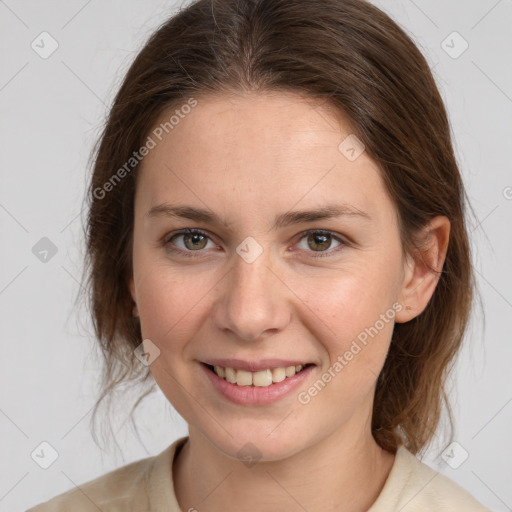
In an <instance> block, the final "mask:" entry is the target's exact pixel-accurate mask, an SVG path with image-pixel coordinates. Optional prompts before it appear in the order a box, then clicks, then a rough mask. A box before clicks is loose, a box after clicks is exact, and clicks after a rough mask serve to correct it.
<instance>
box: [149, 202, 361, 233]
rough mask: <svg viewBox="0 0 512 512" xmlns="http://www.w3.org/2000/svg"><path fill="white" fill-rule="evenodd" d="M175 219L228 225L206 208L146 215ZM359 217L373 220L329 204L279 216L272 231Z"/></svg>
mask: <svg viewBox="0 0 512 512" xmlns="http://www.w3.org/2000/svg"><path fill="white" fill-rule="evenodd" d="M162 216H163V217H174V218H182V219H189V220H194V221H196V222H204V223H210V224H216V225H219V226H220V225H224V226H225V225H226V223H225V222H224V221H223V220H222V219H221V218H220V217H219V216H218V215H216V214H215V213H213V212H211V211H210V210H207V209H204V208H197V207H193V206H187V205H180V206H178V205H170V204H168V203H162V204H158V205H156V206H153V207H152V208H151V209H150V210H148V211H147V212H146V214H145V217H147V218H155V217H162ZM343 216H348V217H352V216H354V217H359V218H362V219H365V220H371V217H370V216H369V215H368V213H366V212H364V211H362V210H360V209H359V208H356V207H354V206H350V205H347V204H329V205H325V206H323V207H321V208H317V209H314V210H300V211H290V212H286V213H283V214H281V215H278V216H277V217H276V218H275V220H274V224H273V226H272V228H271V229H278V228H283V227H286V226H291V225H293V224H300V223H304V222H315V221H318V220H325V219H333V218H338V217H343Z"/></svg>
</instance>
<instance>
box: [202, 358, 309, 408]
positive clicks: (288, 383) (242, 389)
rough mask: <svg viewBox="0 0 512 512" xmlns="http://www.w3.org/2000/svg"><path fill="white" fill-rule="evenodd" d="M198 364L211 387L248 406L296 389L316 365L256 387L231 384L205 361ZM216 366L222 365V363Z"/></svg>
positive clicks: (270, 402) (260, 404)
mask: <svg viewBox="0 0 512 512" xmlns="http://www.w3.org/2000/svg"><path fill="white" fill-rule="evenodd" d="M217 361H220V360H217ZM224 361H225V360H224ZM231 361H233V360H231ZM268 363H269V360H267V361H265V364H268ZM207 364H210V363H207ZM258 364H259V363H258ZM297 364H301V363H297ZM199 366H200V367H201V369H202V371H203V373H205V375H206V377H207V378H208V380H209V381H210V382H211V384H212V386H213V388H214V389H215V390H216V391H217V392H218V393H219V394H220V395H221V396H223V397H224V398H226V399H227V400H229V401H231V402H233V403H235V404H238V405H248V406H256V405H259V406H263V405H269V404H272V403H274V402H277V401H278V400H280V399H282V398H284V397H285V396H287V395H289V394H290V393H292V391H294V390H296V389H297V388H298V387H299V386H300V385H301V384H302V383H303V382H304V381H305V379H306V378H307V377H308V376H309V374H310V373H311V372H312V371H313V370H314V369H315V368H316V366H314V365H311V366H308V367H307V368H304V369H303V370H302V371H300V372H299V373H296V374H295V375H294V376H293V377H288V378H286V379H285V380H283V381H281V382H276V383H274V384H271V385H270V386H267V387H258V386H238V385H237V384H231V383H230V382H228V381H227V380H224V379H222V378H221V377H219V376H218V375H217V374H216V373H215V372H212V371H211V370H210V369H209V368H208V367H207V366H206V364H205V363H200V365H199ZM217 366H222V364H219V365H217ZM288 366H292V363H290V364H289V365H288ZM271 367H272V366H265V367H264V368H263V369H265V368H271ZM242 369H244V368H242Z"/></svg>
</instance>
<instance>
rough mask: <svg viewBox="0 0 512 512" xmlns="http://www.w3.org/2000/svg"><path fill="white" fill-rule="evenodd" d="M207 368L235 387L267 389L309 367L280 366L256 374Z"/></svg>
mask: <svg viewBox="0 0 512 512" xmlns="http://www.w3.org/2000/svg"><path fill="white" fill-rule="evenodd" d="M207 366H208V368H209V369H210V370H211V371H213V372H214V373H215V374H216V375H218V376H219V377H220V378H221V379H224V380H225V381H227V382H229V383H231V384H236V385H237V386H256V387H268V386H270V385H272V384H276V383H278V382H282V381H283V380H285V379H288V378H290V377H293V376H294V375H295V374H296V373H299V372H300V371H302V370H303V369H304V368H305V367H306V366H310V365H302V364H299V365H294V366H286V367H284V366H280V367H278V368H267V369H265V370H260V371H257V372H250V371H247V370H242V369H238V370H237V369H235V368H229V367H227V368H224V367H223V366H212V365H207Z"/></svg>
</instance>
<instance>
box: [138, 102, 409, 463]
mask: <svg viewBox="0 0 512 512" xmlns="http://www.w3.org/2000/svg"><path fill="white" fill-rule="evenodd" d="M184 110H185V109H184ZM187 110H189V109H187ZM171 114H172V113H171ZM169 117H170V114H167V113H166V115H164V116H162V118H161V120H162V121H165V120H168V119H169ZM351 133H352V131H351V128H350V126H349V124H348V123H347V122H346V121H344V120H343V119H342V118H341V117H340V115H339V114H337V113H336V114H335V113H334V112H333V111H330V110H328V109H326V108H324V107H323V106H322V104H321V103H319V102H316V101H315V100H312V99H311V98H309V99H305V98H303V97H301V96H298V95H295V94H291V93H290V94H288V93H279V94H273V95H270V94H261V93H259V94H255V93H253V94H243V95H238V96H236V95H222V96H205V97H198V98H197V105H196V106H195V107H194V108H191V109H190V111H189V112H188V113H187V114H186V115H183V116H180V119H179V123H178V124H176V125H174V127H173V129H172V131H169V133H168V134H167V135H166V134H165V132H164V135H165V137H161V138H162V140H161V141H159V140H158V139H157V138H155V137H153V138H154V139H155V141H156V142H157V144H156V146H155V147H154V148H153V149H151V150H150V152H149V154H148V155H147V156H146V157H145V158H144V160H143V163H142V168H141V169H139V171H138V172H140V175H139V176H138V180H139V181H138V184H137V191H136V198H135V224H134V240H133V242H134V245H133V278H132V279H131V282H130V288H131V293H132V297H133V299H134V301H135V303H136V305H137V309H138V313H139V316H140V322H141V330H142V337H143V339H145V340H151V341H150V345H148V342H147V341H146V342H145V343H146V347H147V350H148V351H149V352H150V353H151V351H152V350H153V351H155V350H156V349H155V347H157V351H156V352H154V353H158V350H159V355H158V356H157V357H156V358H155V359H154V360H153V362H152V363H151V366H150V369H151V372H152V374H153V376H154V378H155V380H156V382H157V384H158V386H159V387H160V388H161V389H162V391H163V393H164V394H165V395H166V397H167V398H168V400H169V401H170V402H171V403H172V404H173V406H174V407H175V408H176V410H177V411H178V412H179V413H180V414H181V415H182V416H183V418H184V419H185V420H186V421H187V422H188V424H189V425H190V426H191V427H193V428H194V429H196V430H197V431H199V432H201V433H202V434H203V435H204V436H205V438H207V439H208V440H209V441H210V443H211V444H212V445H214V446H215V447H217V448H218V449H219V450H220V451H221V452H222V453H224V454H226V455H227V456H230V457H237V453H238V452H239V450H240V449H242V448H243V447H244V446H247V443H252V444H251V445H250V446H255V447H256V449H257V450H258V452H259V454H260V455H259V456H261V457H262V459H263V460H278V459H284V458H286V457H289V456H291V455H293V454H295V453H297V452H299V451H301V450H307V449H308V448H311V447H312V446H313V445H315V444H316V443H318V442H321V441H323V440H325V439H327V438H328V437H330V436H333V435H337V434H339V435H342V433H343V435H345V434H348V435H350V436H352V437H351V438H352V439H359V438H360V437H361V436H364V435H370V418H371V410H372V404H373V393H374V389H375V385H376V380H377V377H378V375H379V372H380V370H381V368H382V366H383V364H384V360H385V357H386V354H387V351H388V347H389V343H390V339H391V335H392V331H393V325H394V321H395V320H396V318H394V314H395V313H396V312H397V311H399V309H400V308H401V307H402V306H401V303H400V301H401V299H402V295H401V293H402V287H403V283H404V277H405V275H406V265H405V262H404V260H403V256H402V248H401V244H400V238H399V231H398V225H397V217H396V211H395V208H394V206H393V204H392V202H391V200H390V198H389V197H388V195H387V193H386V190H385V188H384V184H383V182H382V180H381V177H380V172H379V169H378V167H377V164H376V163H375V162H374V161H373V160H372V159H371V158H370V157H369V156H368V155H367V153H366V152H364V151H363V153H362V154H361V155H360V156H358V157H357V158H356V159H355V160H354V158H353V156H354V155H357V153H354V154H353V153H352V152H351V151H350V150H347V144H348V147H349V146H350V140H351V139H348V142H345V145H343V146H342V149H341V150H340V149H339V148H338V146H339V145H340V143H341V142H342V141H343V140H344V139H345V138H346V137H347V136H349V135H350V134H351ZM356 150H357V147H356ZM348 157H350V158H348ZM163 205H164V206H165V207H164V206H163ZM178 207H179V208H181V210H173V209H175V208H178ZM329 208H331V209H332V212H334V209H336V208H338V209H339V211H338V212H334V213H335V215H326V214H325V212H326V211H329V210H328V209H329ZM151 210H152V213H150V212H151ZM194 210H205V212H203V213H207V214H208V215H199V214H198V213H197V212H196V213H194ZM321 210H322V211H323V212H324V213H323V215H321V214H319V213H318V211H321ZM304 211H308V212H312V211H316V212H317V214H315V215H313V214H311V215H309V216H308V215H298V213H297V212H304ZM332 212H331V213H332ZM284 215H285V216H284ZM187 229H192V230H196V231H194V232H192V233H190V232H189V233H184V232H183V231H184V230H187ZM397 303H400V304H399V305H398V306H397ZM207 365H210V366H220V367H222V368H223V369H224V375H225V376H224V378H221V377H219V376H218V375H216V374H214V372H213V371H212V370H211V368H210V367H209V366H207ZM296 365H297V366H298V365H304V368H303V369H302V370H300V366H298V368H297V369H298V370H299V371H298V373H296V374H295V375H294V376H292V374H293V373H294V372H295V371H296V369H293V371H292V368H291V367H292V366H296ZM227 367H232V368H233V370H225V368H227ZM287 367H288V373H287V372H286V369H284V370H283V368H287ZM251 369H252V370H254V372H252V373H250V372H248V370H251ZM244 370H245V371H244ZM256 370H257V373H256ZM217 371H218V373H220V374H221V375H222V373H223V370H222V369H221V370H218V369H217ZM287 374H288V375H289V377H287V378H285V379H284V380H282V379H283V378H284V377H285V376H286V375H287ZM226 377H227V378H228V380H234V379H236V382H228V381H227V380H226ZM270 381H272V382H273V383H272V384H270V385H267V384H268V383H269V382H270ZM274 381H276V382H274ZM249 382H252V384H251V385H242V384H244V383H245V384H247V383H249Z"/></svg>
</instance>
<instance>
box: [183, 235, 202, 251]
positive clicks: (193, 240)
mask: <svg viewBox="0 0 512 512" xmlns="http://www.w3.org/2000/svg"><path fill="white" fill-rule="evenodd" d="M181 236H183V243H184V245H185V247H186V248H187V249H190V250H191V251H193V250H196V249H204V248H205V246H206V243H207V237H206V236H204V235H200V234H197V233H185V234H183V235H181Z"/></svg>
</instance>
